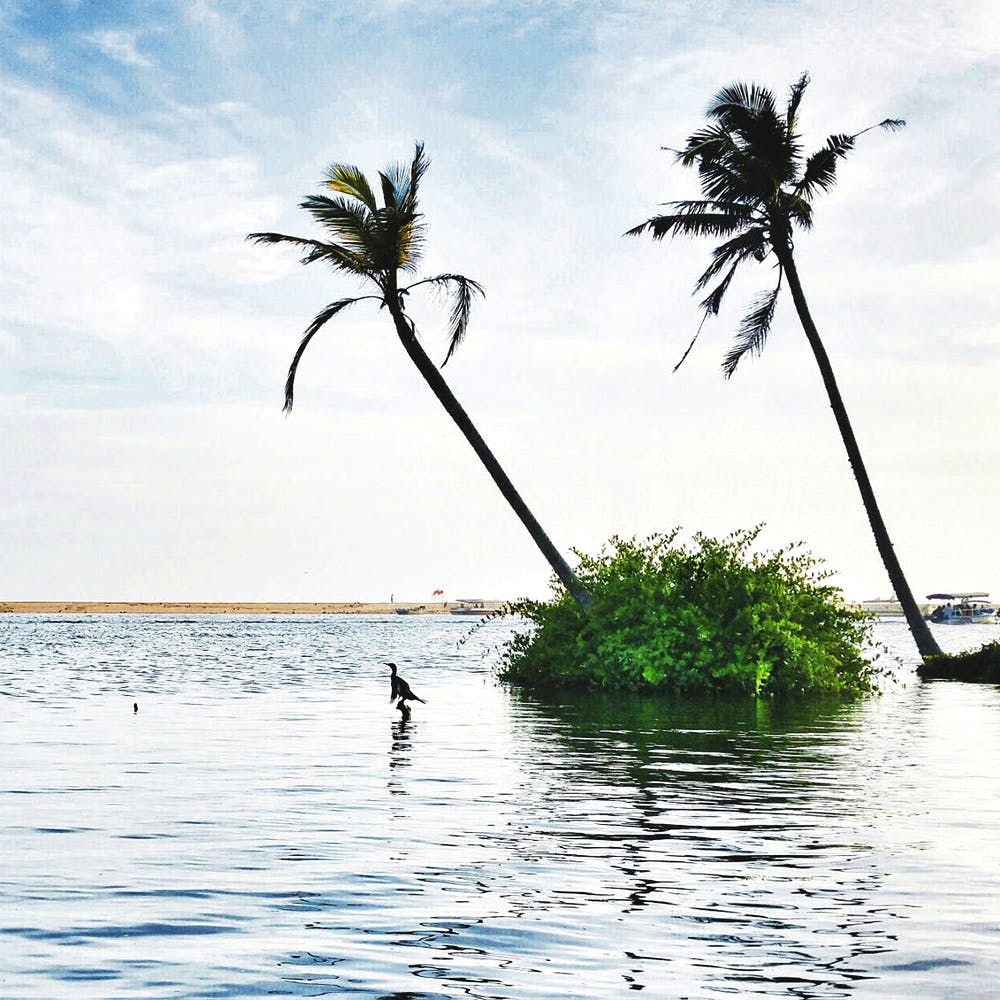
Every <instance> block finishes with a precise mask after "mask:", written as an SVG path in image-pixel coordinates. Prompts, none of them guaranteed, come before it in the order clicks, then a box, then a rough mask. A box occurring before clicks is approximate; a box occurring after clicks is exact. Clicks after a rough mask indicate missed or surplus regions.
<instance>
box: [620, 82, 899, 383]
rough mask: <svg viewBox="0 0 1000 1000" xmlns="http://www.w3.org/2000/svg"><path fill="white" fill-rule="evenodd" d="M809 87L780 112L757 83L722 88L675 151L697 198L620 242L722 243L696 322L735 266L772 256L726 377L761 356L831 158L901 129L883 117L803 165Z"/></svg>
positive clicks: (675, 205) (714, 310)
mask: <svg viewBox="0 0 1000 1000" xmlns="http://www.w3.org/2000/svg"><path fill="white" fill-rule="evenodd" d="M808 84H809V76H808V74H805V73H803V74H802V76H801V77H799V79H798V81H796V83H795V84H794V85H793V86H792V88H791V91H790V94H789V98H788V104H787V106H786V108H785V111H784V113H783V114H781V113H779V112H778V110H777V107H776V105H775V100H774V96H773V94H771V92H770V91H769V90H767V89H766V88H764V87H761V86H759V85H757V84H746V83H734V84H731V85H730V86H728V87H725V88H724V89H723V90H720V91H719V93H718V94H716V95H715V97H714V98H713V99H712V102H711V104H710V105H709V106H708V109H707V111H706V114H707V116H708V117H709V118H710V119H712V121H711V122H710V123H709V124H708V125H706V126H705V127H704V128H702V129H699V130H698V131H697V132H695V133H693V134H692V135H691V137H690V138H689V139H688V141H687V145H686V146H685V147H684V149H682V150H673V151H672V152H675V153H676V155H677V160H678V161H679V162H680V163H682V164H683V165H684V166H687V167H690V166H697V168H698V174H699V181H700V183H701V190H702V193H703V194H704V198H703V199H699V200H694V201H672V202H667V205H668V206H669V207H670V208H672V209H673V210H674V211H673V212H671V213H670V214H667V215H657V216H654V217H653V218H651V219H648V220H647V221H646V222H643V223H642V224H641V225H638V226H636V227H635V228H633V229H630V230H629V231H628V234H627V235H629V236H637V235H639V234H640V233H642V232H645V231H647V230H648V231H649V232H650V233H651V234H652V235H653V238H654V239H657V240H660V239H663V237H665V236H668V235H670V236H678V235H679V236H712V237H720V236H721V237H725V238H726V239H725V241H724V242H723V243H720V244H719V245H718V246H717V247H715V248H714V249H713V250H712V261H711V263H710V264H709V265H708V267H707V268H706V269H705V271H704V272H703V273H702V275H701V277H700V278H699V279H698V281H697V284H696V285H695V291H702V290H704V289H705V288H707V287H708V286H709V285H711V284H712V283H713V282H716V283H715V285H714V287H713V288H712V289H711V291H710V292H709V293H708V295H707V296H706V297H705V298H704V299H703V300H702V302H701V308H702V310H703V311H704V317H703V318H702V323H704V320H705V319H706V318H707V317H709V316H715V315H717V314H718V312H719V310H720V308H721V307H722V302H723V299H724V298H725V295H726V291H727V290H728V288H729V285H730V283H731V282H732V280H733V276H734V275H735V274H736V271H737V270H738V268H739V267H740V265H741V264H743V263H744V262H745V261H750V260H756V261H765V260H767V258H768V257H769V256H772V255H773V256H774V257H775V258H776V260H777V272H778V275H777V281H776V283H775V287H774V288H773V289H772V290H770V291H767V292H764V293H763V294H761V295H760V296H759V297H758V298H757V300H756V301H755V302H754V303H753V305H752V306H751V308H750V311H749V312H748V313H747V314H746V316H744V318H743V321H742V323H741V324H740V328H739V332H738V334H737V337H736V343H735V345H734V346H733V347H732V349H731V350H730V351H729V353H728V354H727V355H726V358H725V361H724V362H723V366H722V367H723V373H724V375H725V377H726V378H729V377H730V376H731V375H732V374H733V372H735V371H736V366H737V365H738V364H739V362H740V360H741V359H742V358H743V357H744V355H746V354H747V353H752V354H755V355H759V354H760V352H761V351H762V350H763V348H764V344H765V342H766V340H767V335H768V332H769V331H770V328H771V321H772V320H773V318H774V310H775V306H776V304H777V301H778V293H779V292H780V290H781V286H782V280H783V278H784V271H785V266H786V265H785V262H784V257H785V256H786V254H790V253H791V251H792V248H793V238H792V234H793V231H794V230H795V229H809V228H811V227H812V221H813V220H812V198H813V197H814V196H815V195H816V194H818V193H820V192H822V191H827V190H829V189H830V188H832V187H833V185H834V184H835V183H836V180H837V162H838V160H840V159H843V158H844V157H846V156H847V154H848V153H849V152H850V151H851V150H852V149H853V148H854V144H855V142H856V140H857V139H858V137H859V136H861V135H863V134H864V133H865V132H868V131H870V130H871V129H873V128H883V129H889V130H896V129H900V128H903V127H904V126H905V124H906V122H905V121H903V120H902V119H899V118H886V119H885V120H884V121H881V122H879V123H878V124H877V125H871V126H869V127H868V128H865V129H862V130H861V131H860V132H855V133H854V134H852V135H847V134H842V133H841V134H835V135H831V136H829V137H828V138H827V140H826V143H825V144H824V145H823V146H822V148H820V149H819V150H817V151H816V152H815V153H813V154H812V155H810V156H808V157H803V154H802V144H801V141H800V139H799V135H798V131H797V128H798V112H799V106H800V104H801V102H802V96H803V94H804V93H805V89H806V87H807V86H808ZM716 279H718V281H716ZM700 332H701V326H700V325H699V327H698V333H700ZM698 333H696V334H695V337H694V339H693V340H692V341H691V344H690V345H689V346H688V349H687V350H686V351H685V352H684V355H683V357H682V358H681V360H680V362H678V364H677V367H678V368H679V367H680V365H681V364H683V362H684V359H685V358H686V357H687V355H688V353H689V352H690V350H691V347H692V346H693V345H694V341H695V340H697V338H698ZM675 370H676V368H675Z"/></svg>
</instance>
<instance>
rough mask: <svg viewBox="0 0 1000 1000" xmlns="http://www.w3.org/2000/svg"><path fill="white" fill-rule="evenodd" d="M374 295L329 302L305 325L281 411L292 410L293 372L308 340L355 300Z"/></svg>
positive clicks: (370, 297)
mask: <svg viewBox="0 0 1000 1000" xmlns="http://www.w3.org/2000/svg"><path fill="white" fill-rule="evenodd" d="M377 298H378V297H377V296H375V295H362V296H360V297H358V298H353V299H338V300H337V301H336V302H331V303H330V304H329V305H328V306H327V307H326V308H325V309H321V310H320V311H319V312H318V313H317V314H316V318H315V319H314V320H313V321H312V322H311V323H310V324H309V326H307V327H306V330H305V333H303V334H302V340H300V341H299V346H298V349H297V350H296V351H295V357H293V358H292V363H291V365H290V366H289V369H288V378H286V379H285V405H284V406H283V407H282V410H283V412H285V413H291V412H292V402H293V397H294V394H295V373H296V372H297V371H298V368H299V361H301V360H302V355H303V353H304V352H305V349H306V348H307V347H308V346H309V341H310V340H312V339H313V337H315V336H316V334H317V333H319V331H320V330H321V329H322V328H323V326H324V325H325V324H326V323H327V322H328V321H329V320H331V319H333V317H334V316H336V315H337V313H339V312H343V311H344V310H345V309H346V308H347V307H348V306H353V305H354V303H355V302H361V301H362V300H364V299H377Z"/></svg>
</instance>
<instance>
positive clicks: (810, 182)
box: [795, 133, 856, 198]
mask: <svg viewBox="0 0 1000 1000" xmlns="http://www.w3.org/2000/svg"><path fill="white" fill-rule="evenodd" d="M855 138H856V137H855V136H853V135H845V134H843V133H840V134H836V135H831V136H827V140H826V145H825V146H824V147H823V148H822V149H820V150H817V151H816V152H815V153H813V154H812V156H810V157H809V158H808V159H807V160H806V168H805V170H804V171H803V172H802V177H801V179H800V180H799V182H798V184H796V185H795V193H796V194H797V195H800V196H801V197H803V198H809V197H811V196H812V195H813V194H815V193H816V191H829V190H830V188H832V187H833V186H834V184H836V183H837V160H838V159H843V158H844V157H846V156H847V154H848V153H849V152H850V151H851V150H852V149H853V148H854V140H855Z"/></svg>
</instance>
